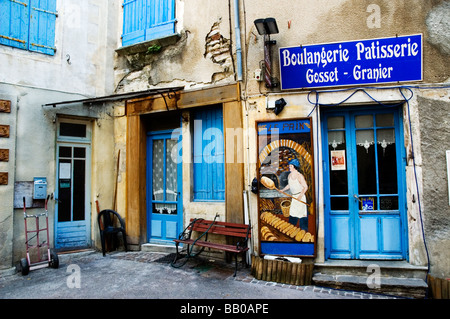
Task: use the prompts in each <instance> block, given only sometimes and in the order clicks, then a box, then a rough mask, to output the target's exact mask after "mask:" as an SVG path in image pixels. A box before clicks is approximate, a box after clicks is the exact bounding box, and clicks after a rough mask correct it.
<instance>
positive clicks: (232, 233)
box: [171, 218, 251, 277]
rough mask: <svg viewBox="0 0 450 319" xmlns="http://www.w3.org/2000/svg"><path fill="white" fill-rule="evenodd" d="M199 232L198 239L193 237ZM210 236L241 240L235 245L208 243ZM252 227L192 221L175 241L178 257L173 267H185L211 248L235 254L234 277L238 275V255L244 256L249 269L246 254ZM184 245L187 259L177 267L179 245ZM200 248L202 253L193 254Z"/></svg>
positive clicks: (209, 221) (177, 255) (208, 221)
mask: <svg viewBox="0 0 450 319" xmlns="http://www.w3.org/2000/svg"><path fill="white" fill-rule="evenodd" d="M194 231H195V232H198V233H200V235H199V236H198V237H197V238H193V237H192V232H194ZM208 234H217V235H223V236H225V237H236V238H240V239H241V240H240V241H239V242H238V243H237V244H235V245H230V244H222V243H215V242H211V241H208ZM250 236H251V232H250V225H245V224H237V223H227V222H219V221H215V220H206V219H202V218H199V219H191V221H190V223H189V225H188V227H186V229H185V230H184V231H183V232H182V233H181V234H180V235H179V236H178V239H174V242H175V244H176V256H175V259H174V260H173V261H172V263H171V265H172V266H173V267H176V268H179V267H181V266H183V265H184V264H185V263H186V262H187V260H188V259H189V258H190V257H195V256H197V255H199V254H200V253H201V252H202V251H203V250H204V249H205V248H211V249H216V250H222V251H226V252H229V253H233V254H234V256H235V270H234V277H235V276H236V273H237V264H238V262H237V256H238V254H242V259H243V261H244V263H245V266H246V267H247V261H246V258H245V253H246V252H247V250H248V247H247V241H248V238H250ZM179 244H184V245H186V246H187V247H186V252H187V253H186V259H185V260H184V262H183V263H181V265H177V264H176V261H177V260H178V258H179V252H178V245H179ZM194 246H198V247H201V249H200V251H198V252H196V253H195V254H194V253H193V252H192V250H193V247H194Z"/></svg>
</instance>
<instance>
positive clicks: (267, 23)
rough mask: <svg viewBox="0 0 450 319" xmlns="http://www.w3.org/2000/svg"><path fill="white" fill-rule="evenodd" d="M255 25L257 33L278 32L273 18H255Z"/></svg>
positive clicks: (268, 33)
mask: <svg viewBox="0 0 450 319" xmlns="http://www.w3.org/2000/svg"><path fill="white" fill-rule="evenodd" d="M255 26H256V29H257V30H258V33H259V35H264V34H267V35H270V34H277V33H278V26H277V21H276V20H275V19H274V18H266V19H256V20H255Z"/></svg>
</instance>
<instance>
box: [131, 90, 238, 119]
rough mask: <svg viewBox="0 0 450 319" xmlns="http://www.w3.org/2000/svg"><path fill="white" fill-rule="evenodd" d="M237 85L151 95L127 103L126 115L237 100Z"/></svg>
mask: <svg viewBox="0 0 450 319" xmlns="http://www.w3.org/2000/svg"><path fill="white" fill-rule="evenodd" d="M239 96H240V94H239V84H238V83H235V84H229V85H223V86H214V87H211V88H203V89H198V90H191V91H178V92H176V93H170V94H169V93H164V94H156V95H151V96H148V97H144V98H136V99H131V100H128V101H127V109H126V114H127V115H140V114H149V113H156V112H165V111H173V110H177V109H186V108H191V107H196V106H206V105H212V104H220V103H226V102H232V101H236V100H239Z"/></svg>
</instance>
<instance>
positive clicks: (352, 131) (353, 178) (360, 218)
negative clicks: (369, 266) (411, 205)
mask: <svg viewBox="0 0 450 319" xmlns="http://www.w3.org/2000/svg"><path fill="white" fill-rule="evenodd" d="M322 123H323V124H322V138H323V141H322V142H323V158H324V194H325V198H324V201H325V232H326V233H325V234H326V239H325V246H326V257H327V258H336V259H406V258H407V249H406V247H407V235H406V234H407V232H406V217H405V214H406V202H405V194H406V189H405V188H406V187H405V150H404V147H403V134H402V130H401V128H402V125H401V123H402V120H401V113H400V111H399V109H397V108H384V109H380V108H372V109H368V108H365V109H364V110H359V109H358V110H355V109H353V110H351V109H347V110H342V109H340V110H339V111H328V112H327V111H326V112H324V117H323V121H322Z"/></svg>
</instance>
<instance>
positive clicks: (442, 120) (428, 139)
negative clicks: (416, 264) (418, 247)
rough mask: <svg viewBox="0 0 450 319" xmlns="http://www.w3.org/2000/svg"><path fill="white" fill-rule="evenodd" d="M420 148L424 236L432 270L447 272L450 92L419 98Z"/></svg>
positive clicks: (449, 262)
mask: <svg viewBox="0 0 450 319" xmlns="http://www.w3.org/2000/svg"><path fill="white" fill-rule="evenodd" d="M418 102H419V105H420V107H419V115H420V135H421V148H422V153H421V154H422V174H423V192H422V194H421V198H420V199H421V204H422V214H423V223H424V227H425V239H426V242H427V247H428V250H429V254H430V259H431V260H432V262H431V273H432V274H434V275H435V276H438V277H441V278H446V276H447V277H448V275H449V274H450V254H449V249H448V248H450V237H449V231H450V206H449V198H448V176H447V173H446V172H447V164H446V155H445V152H446V150H450V140H449V136H450V117H449V112H450V102H449V94H448V91H447V93H446V94H445V93H443V92H438V91H434V92H426V94H424V96H423V97H418Z"/></svg>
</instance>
